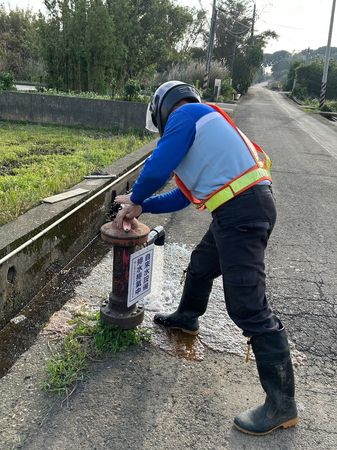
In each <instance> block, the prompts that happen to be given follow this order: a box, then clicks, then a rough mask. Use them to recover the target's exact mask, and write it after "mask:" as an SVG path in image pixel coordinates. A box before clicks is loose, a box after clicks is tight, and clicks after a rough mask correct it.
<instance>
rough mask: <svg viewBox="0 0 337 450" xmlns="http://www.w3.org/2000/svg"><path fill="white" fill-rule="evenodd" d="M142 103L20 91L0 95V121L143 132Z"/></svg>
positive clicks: (143, 106) (143, 116)
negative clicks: (137, 130)
mask: <svg viewBox="0 0 337 450" xmlns="http://www.w3.org/2000/svg"><path fill="white" fill-rule="evenodd" d="M146 108H147V106H146V105H145V104H144V103H136V102H116V101H112V100H94V99H86V98H77V97H62V96H56V95H42V94H33V93H20V92H1V93H0V119H1V120H15V121H24V122H32V123H45V124H57V125H65V126H84V127H92V128H104V129H111V128H117V129H120V130H123V131H126V130H128V129H130V128H137V129H144V127H145V114H146Z"/></svg>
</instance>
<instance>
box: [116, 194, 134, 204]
mask: <svg viewBox="0 0 337 450" xmlns="http://www.w3.org/2000/svg"><path fill="white" fill-rule="evenodd" d="M115 202H116V203H119V204H123V205H134V203H132V201H131V194H125V195H117V197H116V198H115Z"/></svg>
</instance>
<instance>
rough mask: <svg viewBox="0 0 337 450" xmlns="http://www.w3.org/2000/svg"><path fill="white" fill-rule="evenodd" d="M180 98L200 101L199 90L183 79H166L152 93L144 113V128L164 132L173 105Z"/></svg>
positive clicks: (190, 101)
mask: <svg viewBox="0 0 337 450" xmlns="http://www.w3.org/2000/svg"><path fill="white" fill-rule="evenodd" d="M182 100H187V101H188V102H189V103H201V98H200V94H199V92H198V91H197V90H196V89H195V87H194V86H191V85H190V84H187V83H184V82H183V81H167V82H166V83H164V84H162V85H161V86H159V88H158V89H157V90H156V92H155V93H154V95H153V97H152V100H151V103H149V106H148V108H147V113H146V128H147V129H148V130H149V131H152V132H159V134H160V136H162V135H163V134H164V128H165V125H166V122H167V119H168V116H169V115H170V114H171V112H172V110H173V108H174V106H175V105H176V104H177V103H179V102H180V101H182Z"/></svg>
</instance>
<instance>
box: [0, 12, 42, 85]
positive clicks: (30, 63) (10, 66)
mask: <svg viewBox="0 0 337 450" xmlns="http://www.w3.org/2000/svg"><path fill="white" fill-rule="evenodd" d="M36 23H37V18H36V16H35V15H34V14H33V13H32V12H31V11H30V10H26V11H25V10H21V9H16V10H11V11H9V12H7V11H6V9H5V8H4V6H3V5H0V71H4V72H10V73H12V74H13V75H14V77H15V78H16V79H17V80H25V81H32V80H34V79H37V78H39V77H40V76H41V75H42V74H43V65H42V61H41V58H40V57H39V52H38V37H37V32H36Z"/></svg>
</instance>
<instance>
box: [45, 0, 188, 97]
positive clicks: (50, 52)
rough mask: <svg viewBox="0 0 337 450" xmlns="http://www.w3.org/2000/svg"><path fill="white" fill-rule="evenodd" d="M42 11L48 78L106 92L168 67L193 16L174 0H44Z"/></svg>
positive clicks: (63, 84) (72, 87) (63, 85)
mask: <svg viewBox="0 0 337 450" xmlns="http://www.w3.org/2000/svg"><path fill="white" fill-rule="evenodd" d="M45 5H46V9H47V17H46V18H44V17H43V16H40V23H39V30H40V38H41V42H42V53H43V57H44V60H45V62H46V66H47V70H48V83H49V84H50V85H51V86H54V87H56V88H58V89H66V90H69V89H70V90H75V91H81V90H88V89H90V90H95V91H97V92H102V93H105V92H107V91H109V90H110V89H111V87H112V85H116V84H117V85H118V86H119V87H120V88H121V87H122V86H123V85H124V84H125V83H126V82H127V81H128V80H129V79H134V78H137V77H144V76H147V75H148V74H149V72H151V71H155V70H156V69H157V68H159V69H162V68H163V67H166V66H167V64H168V61H170V60H174V59H175V58H177V55H178V50H177V48H176V47H177V44H178V42H179V41H180V40H181V39H182V38H183V36H184V35H185V33H186V30H187V28H188V27H189V26H190V25H191V24H192V22H193V15H192V14H191V13H190V12H189V9H188V8H184V7H181V6H177V5H175V4H174V3H173V2H172V1H170V0H45Z"/></svg>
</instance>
